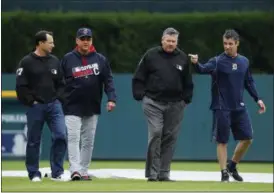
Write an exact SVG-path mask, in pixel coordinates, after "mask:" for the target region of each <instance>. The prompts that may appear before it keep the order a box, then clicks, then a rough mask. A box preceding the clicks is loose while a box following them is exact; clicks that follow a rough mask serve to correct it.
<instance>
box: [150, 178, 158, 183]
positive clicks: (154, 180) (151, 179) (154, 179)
mask: <svg viewBox="0 0 274 193" xmlns="http://www.w3.org/2000/svg"><path fill="white" fill-rule="evenodd" d="M147 181H148V182H157V181H158V179H156V178H148V179H147Z"/></svg>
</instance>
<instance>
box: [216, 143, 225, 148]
mask: <svg viewBox="0 0 274 193" xmlns="http://www.w3.org/2000/svg"><path fill="white" fill-rule="evenodd" d="M217 146H219V147H227V143H223V142H217Z"/></svg>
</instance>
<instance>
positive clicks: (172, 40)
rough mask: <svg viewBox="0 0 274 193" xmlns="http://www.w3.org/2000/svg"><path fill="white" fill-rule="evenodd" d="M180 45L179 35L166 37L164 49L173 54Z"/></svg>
mask: <svg viewBox="0 0 274 193" xmlns="http://www.w3.org/2000/svg"><path fill="white" fill-rule="evenodd" d="M177 44H178V35H164V36H163V38H162V47H163V49H164V50H165V51H166V52H173V51H174V50H175V48H176V47H177Z"/></svg>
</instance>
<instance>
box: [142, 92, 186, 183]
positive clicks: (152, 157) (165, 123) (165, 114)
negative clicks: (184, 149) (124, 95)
mask: <svg viewBox="0 0 274 193" xmlns="http://www.w3.org/2000/svg"><path fill="white" fill-rule="evenodd" d="M184 106H185V102H184V101H180V102H174V103H172V102H157V101H154V100H152V99H150V98H148V97H144V99H143V110H144V114H145V116H146V118H147V123H148V151H147V159H146V173H145V176H146V177H147V178H154V179H157V178H168V177H169V175H170V164H171V161H172V157H173V154H174V151H175V143H176V141H177V136H178V132H179V129H180V125H181V122H182V119H183V112H184Z"/></svg>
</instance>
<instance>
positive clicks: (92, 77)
mask: <svg viewBox="0 0 274 193" xmlns="http://www.w3.org/2000/svg"><path fill="white" fill-rule="evenodd" d="M61 66H62V70H63V74H64V77H65V91H64V97H63V98H64V99H65V102H64V104H63V109H64V113H65V115H75V116H80V117H83V116H92V115H93V114H101V101H102V96H103V89H104V91H105V93H106V95H107V97H108V101H113V102H116V94H115V88H114V83H113V77H112V72H111V68H110V65H109V63H108V61H107V59H106V58H105V57H104V56H103V55H101V54H99V53H97V52H96V51H95V49H93V50H92V51H91V52H90V53H89V54H88V55H86V56H82V55H81V54H80V53H79V52H78V51H77V50H76V49H75V50H73V51H71V52H69V53H67V54H66V55H65V56H64V58H63V59H62V62H61Z"/></svg>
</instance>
